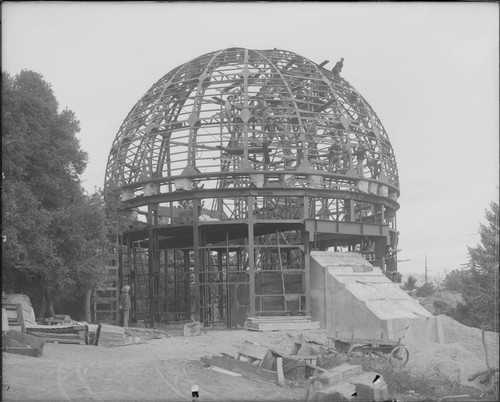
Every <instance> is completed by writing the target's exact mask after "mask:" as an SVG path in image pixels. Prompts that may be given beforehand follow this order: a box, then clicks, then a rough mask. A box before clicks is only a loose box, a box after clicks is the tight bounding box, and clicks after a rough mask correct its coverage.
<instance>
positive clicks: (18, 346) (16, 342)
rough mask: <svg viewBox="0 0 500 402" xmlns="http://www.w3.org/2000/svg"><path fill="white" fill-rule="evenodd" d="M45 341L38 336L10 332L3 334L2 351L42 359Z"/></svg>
mask: <svg viewBox="0 0 500 402" xmlns="http://www.w3.org/2000/svg"><path fill="white" fill-rule="evenodd" d="M44 345H45V340H44V339H43V338H38V337H36V336H33V335H30V334H27V333H24V332H20V331H14V330H9V331H6V332H5V333H3V334H2V351H5V352H7V353H15V354H21V355H27V356H33V357H40V356H41V355H42V352H43V347H44Z"/></svg>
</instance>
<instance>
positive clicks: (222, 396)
mask: <svg viewBox="0 0 500 402" xmlns="http://www.w3.org/2000/svg"><path fill="white" fill-rule="evenodd" d="M442 319H443V331H444V335H445V339H446V344H441V345H438V344H432V345H428V346H427V347H425V348H420V349H418V350H410V361H409V362H408V366H407V368H408V369H409V370H410V371H413V372H426V373H428V374H431V375H444V376H446V377H447V378H449V379H450V380H452V381H453V380H455V381H458V382H460V383H462V384H464V385H468V386H476V387H477V388H484V386H481V385H480V384H479V383H478V381H474V382H472V383H471V382H468V380H467V377H468V376H469V375H470V374H473V373H474V372H476V371H480V370H484V369H485V368H486V364H485V360H484V349H483V347H482V343H481V331H480V330H479V329H477V328H470V327H466V326H464V325H462V324H459V323H457V322H456V321H454V320H452V319H451V318H449V317H447V316H442ZM168 333H169V334H170V336H169V337H167V338H163V339H152V340H147V341H145V342H144V343H141V344H131V345H127V346H119V347H95V346H86V345H66V344H53V343H47V344H46V345H45V348H44V350H43V355H42V356H41V357H39V358H34V357H29V356H21V355H14V354H8V353H2V358H3V362H2V366H3V367H2V371H3V395H2V400H6V401H8V400H23V401H27V400H50V401H56V400H106V401H111V400H120V401H126V400H141V401H144V400H164V401H186V400H192V398H191V386H192V385H195V384H196V385H198V387H199V394H200V398H199V399H198V401H200V402H201V401H219V400H225V401H228V400H238V401H245V400H249V401H250V400H254V401H280V400H283V401H293V400H301V399H302V397H303V395H304V389H302V388H300V387H293V386H291V385H290V384H288V385H287V386H285V387H280V386H277V385H274V384H270V383H267V382H264V381H258V380H251V379H248V378H245V377H233V376H229V375H227V374H223V373H219V372H215V371H213V370H211V369H210V368H206V367H204V366H203V364H202V363H201V362H200V357H201V356H204V355H206V356H212V355H219V354H220V353H221V352H223V353H227V354H229V355H232V356H234V357H236V355H237V350H238V347H239V345H241V343H242V342H244V341H245V340H247V341H250V342H255V343H258V344H260V345H263V346H269V347H272V348H273V349H276V350H278V351H281V352H285V353H289V352H290V351H291V347H292V345H293V342H294V340H295V339H297V337H298V336H299V335H300V332H299V331H283V332H253V331H247V330H225V331H223V330H206V331H202V333H201V334H200V335H198V336H194V337H183V336H182V331H179V330H175V331H174V330H172V331H168ZM303 334H304V336H305V337H306V338H307V339H310V340H316V341H318V342H321V343H323V342H325V341H326V336H327V334H328V333H327V332H326V331H323V330H317V331H303ZM486 339H487V343H488V345H489V348H490V357H491V361H490V363H491V365H492V366H496V367H498V344H499V339H498V334H497V333H491V332H488V333H487V334H486ZM7 388H8V389H7Z"/></svg>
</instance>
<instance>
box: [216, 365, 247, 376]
mask: <svg viewBox="0 0 500 402" xmlns="http://www.w3.org/2000/svg"><path fill="white" fill-rule="evenodd" d="M210 369H211V370H213V371H217V372H218V373H222V374H227V375H230V376H232V377H241V374H238V373H235V372H234V371H230V370H225V369H223V368H220V367H217V366H213V367H210Z"/></svg>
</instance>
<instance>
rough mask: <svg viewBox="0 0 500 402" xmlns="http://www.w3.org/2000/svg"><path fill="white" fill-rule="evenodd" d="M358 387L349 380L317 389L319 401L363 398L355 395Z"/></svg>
mask: <svg viewBox="0 0 500 402" xmlns="http://www.w3.org/2000/svg"><path fill="white" fill-rule="evenodd" d="M355 393H356V387H355V386H354V385H353V384H351V383H348V382H345V383H343V384H339V385H335V386H333V387H329V388H323V389H319V390H317V391H316V401H317V402H344V401H357V400H363V401H364V399H359V398H358V397H357V396H355ZM370 401H371V400H370Z"/></svg>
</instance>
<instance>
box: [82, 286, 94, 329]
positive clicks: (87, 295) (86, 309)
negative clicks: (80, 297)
mask: <svg viewBox="0 0 500 402" xmlns="http://www.w3.org/2000/svg"><path fill="white" fill-rule="evenodd" d="M91 297H92V289H87V292H86V293H85V299H84V301H83V320H84V321H86V322H92V317H91V314H90V300H91Z"/></svg>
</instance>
